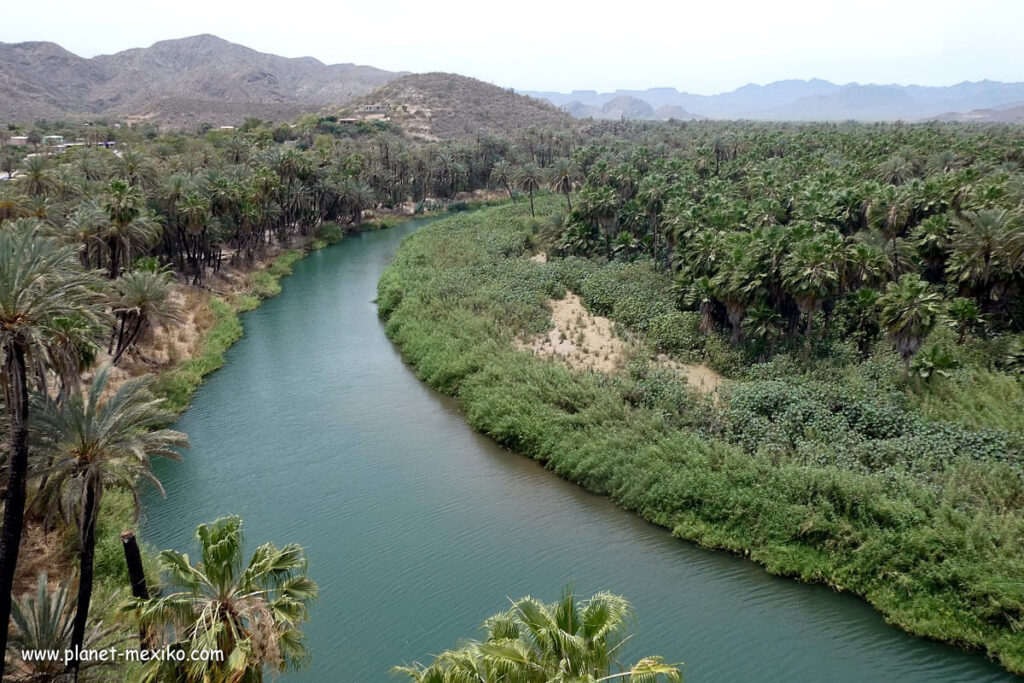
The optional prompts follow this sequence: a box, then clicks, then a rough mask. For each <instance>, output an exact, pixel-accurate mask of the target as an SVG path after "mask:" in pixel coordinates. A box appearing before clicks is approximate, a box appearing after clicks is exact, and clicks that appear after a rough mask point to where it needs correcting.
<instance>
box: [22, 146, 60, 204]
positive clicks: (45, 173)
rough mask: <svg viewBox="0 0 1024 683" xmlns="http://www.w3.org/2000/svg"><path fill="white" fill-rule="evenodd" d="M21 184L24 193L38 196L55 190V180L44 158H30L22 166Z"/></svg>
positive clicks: (47, 161) (48, 163)
mask: <svg viewBox="0 0 1024 683" xmlns="http://www.w3.org/2000/svg"><path fill="white" fill-rule="evenodd" d="M21 183H22V185H24V187H25V192H27V193H28V194H30V195H33V196H38V195H45V194H47V193H49V192H52V191H53V190H54V189H56V187H57V178H56V176H55V175H54V172H53V169H52V168H51V165H50V162H49V160H48V159H47V158H46V157H41V156H30V157H28V158H27V159H25V163H24V164H23V165H22V168H21Z"/></svg>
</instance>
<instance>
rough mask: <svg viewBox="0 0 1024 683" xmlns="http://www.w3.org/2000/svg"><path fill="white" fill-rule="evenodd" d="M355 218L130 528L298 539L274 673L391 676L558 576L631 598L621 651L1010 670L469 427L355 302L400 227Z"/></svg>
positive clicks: (222, 391) (766, 672) (793, 671)
mask: <svg viewBox="0 0 1024 683" xmlns="http://www.w3.org/2000/svg"><path fill="white" fill-rule="evenodd" d="M425 222H426V221H414V222H409V223H405V224H403V225H400V226H399V227H397V228H393V229H390V230H384V231H379V232H370V233H364V234H362V235H359V236H357V237H353V238H349V239H346V240H345V241H344V242H342V243H341V244H338V245H336V246H334V247H330V248H328V249H324V250H321V251H318V252H315V253H313V254H311V255H310V256H309V257H308V258H306V259H304V260H302V261H300V262H299V263H297V264H296V266H295V270H294V274H293V275H291V276H290V277H288V278H286V279H285V280H284V281H283V282H282V284H283V286H284V290H283V292H282V293H281V295H280V296H278V297H276V298H274V299H271V300H269V301H267V302H265V303H264V304H263V305H262V306H261V307H259V308H258V309H256V310H255V311H252V312H250V313H247V314H245V316H244V324H245V336H244V337H243V338H242V339H241V340H240V341H239V342H238V343H237V344H236V345H235V346H234V347H232V348H231V350H230V351H229V352H228V354H227V364H226V365H225V367H224V368H222V369H221V370H219V371H218V372H217V373H215V374H214V375H212V376H211V377H210V378H208V381H207V382H206V384H205V385H204V386H203V387H201V388H200V390H199V391H198V392H197V394H196V396H195V400H194V403H193V405H192V407H191V408H190V409H189V411H188V412H187V413H186V414H185V415H184V416H183V417H182V418H181V420H180V422H179V423H178V424H177V425H176V427H177V428H178V429H181V430H183V431H185V432H187V433H188V435H189V437H190V439H191V441H192V444H193V446H192V449H191V450H189V451H188V452H187V453H186V454H185V461H184V462H182V463H170V462H167V463H163V462H161V463H157V474H158V476H159V477H160V479H161V480H162V481H163V483H164V486H165V487H166V489H167V498H166V499H161V498H159V497H158V496H157V495H155V494H151V495H147V496H146V498H145V504H146V505H145V510H146V521H145V523H144V529H143V533H144V537H145V540H146V542H147V543H149V544H151V545H154V546H156V547H158V548H176V549H179V550H185V551H189V552H191V553H193V555H194V552H195V551H194V547H193V545H192V536H193V533H194V530H195V527H196V525H197V524H199V523H201V522H206V521H210V520H213V519H215V518H216V517H219V516H222V515H226V514H233V513H237V514H240V515H242V516H243V518H244V520H245V529H246V537H247V541H248V543H249V545H250V547H254V546H255V545H257V544H258V543H262V542H264V541H268V540H271V541H274V542H276V543H278V544H284V543H288V542H293V541H294V542H298V543H301V544H302V545H303V546H305V547H306V548H307V550H308V553H309V557H310V563H311V571H310V574H311V576H312V577H313V578H314V579H315V580H316V581H318V582H319V584H320V591H321V599H320V601H319V602H318V603H317V604H316V606H315V607H314V608H313V612H312V619H311V621H310V622H309V623H308V624H307V626H306V629H305V630H306V633H307V635H308V638H309V643H310V646H311V649H312V652H313V660H312V663H311V664H310V666H309V667H308V668H306V669H305V670H303V671H302V672H301V673H299V674H287V675H286V676H283V677H282V680H285V681H325V682H334V681H339V682H340V681H352V682H364V681H366V682H375V681H387V680H395V679H393V678H391V677H390V676H389V674H388V670H389V668H390V667H391V666H392V665H395V664H401V663H410V662H412V661H414V660H419V661H424V662H425V661H428V660H429V655H430V654H432V653H437V652H440V651H441V650H443V649H445V648H447V647H451V646H453V645H455V644H456V642H457V641H458V640H459V639H460V638H467V637H476V636H477V635H479V631H478V630H477V629H478V627H479V625H480V623H481V622H482V621H483V619H484V618H485V617H487V616H489V615H490V614H493V613H494V612H497V611H499V610H502V609H505V608H507V606H508V598H509V597H513V598H515V597H519V596H522V595H525V594H533V595H535V596H537V597H541V598H543V599H546V600H554V599H556V598H557V597H558V596H559V593H560V592H561V589H562V587H563V586H565V585H566V584H567V583H568V582H570V581H571V582H572V585H573V587H574V588H575V590H576V592H577V593H578V594H581V595H584V596H586V595H589V594H591V593H593V592H596V591H598V590H604V589H607V590H610V591H614V592H616V593H621V594H622V595H625V596H626V597H627V598H629V600H631V601H632V603H633V605H634V608H635V613H636V623H635V626H634V629H633V631H634V632H635V634H636V635H635V636H634V638H633V639H632V640H631V641H630V642H629V643H628V647H627V652H626V659H628V660H629V661H633V660H635V658H636V657H638V656H640V655H644V654H661V655H664V656H665V657H666V659H668V661H671V662H680V661H681V662H684V663H685V666H684V674H685V677H686V680H687V681H688V682H689V683H698V682H706V681H786V682H791V681H792V682H795V681H851V682H852V681H857V682H858V683H863V682H864V681H929V682H931V681H996V680H1016V679H1014V678H1013V677H1012V676H1010V675H1009V674H1007V673H1005V672H1004V671H1002V670H1001V669H1000V668H999V667H998V666H996V665H995V664H993V663H991V662H989V661H988V660H986V659H985V658H984V657H983V656H981V655H978V654H971V653H965V652H962V651H960V650H957V649H955V648H952V647H948V646H944V645H940V644H936V643H931V642H926V641H923V640H919V639H916V638H913V637H911V636H908V635H906V634H904V633H902V632H900V631H899V630H898V629H896V628H894V627H891V626H888V625H886V624H885V622H884V621H883V620H882V618H881V616H879V615H878V614H877V613H876V612H874V611H873V610H872V609H871V608H870V607H869V606H868V605H867V604H866V603H864V602H862V601H860V600H858V599H857V598H854V597H852V596H849V595H841V594H836V593H834V592H833V591H831V590H829V589H828V588H825V587H822V586H809V585H803V584H799V583H797V582H795V581H792V580H789V579H783V578H777V577H772V576H770V575H768V574H767V573H766V572H765V571H764V570H763V569H762V568H761V567H759V566H757V565H755V564H753V563H751V562H748V561H745V560H743V559H740V558H738V557H734V556H731V555H727V554H724V553H716V552H709V551H706V550H701V549H698V548H696V547H694V546H693V545H691V544H689V543H686V542H684V541H680V540H678V539H675V538H672V536H671V535H670V534H669V533H668V532H667V531H665V530H663V529H661V528H658V527H655V526H652V525H650V524H647V523H646V522H644V521H642V520H641V519H639V518H637V517H636V516H634V515H632V514H630V513H627V512H624V511H622V510H620V509H618V508H616V507H615V506H614V505H613V504H612V503H610V502H609V501H608V500H606V499H604V498H601V497H598V496H594V495H591V494H589V493H587V492H585V491H583V490H581V489H580V488H578V487H576V486H574V485H571V484H568V483H566V482H564V481H562V480H560V479H559V478H558V477H557V476H555V475H554V474H552V473H550V472H548V471H546V470H544V469H543V468H542V467H541V466H539V465H537V464H536V463H534V462H532V461H531V460H529V459H527V458H524V457H522V456H519V455H517V454H514V453H510V452H507V451H504V450H502V449H500V448H498V447H497V446H495V445H494V444H493V443H492V442H491V441H489V440H488V439H487V438H485V437H483V436H480V435H478V434H476V433H474V432H473V431H472V430H471V429H470V428H469V427H468V426H467V424H466V422H465V420H464V419H463V416H462V415H461V414H460V412H459V409H458V407H457V406H456V405H455V403H454V402H453V401H452V400H450V399H448V398H446V397H444V396H441V395H439V394H437V393H435V392H434V391H432V390H430V389H429V388H427V387H426V386H424V385H423V384H421V383H420V382H419V381H418V380H417V379H416V377H415V375H414V374H413V372H412V371H411V370H410V369H409V368H408V367H406V366H405V365H404V364H403V363H402V360H401V358H400V357H399V354H398V352H397V351H396V350H395V348H394V347H393V346H392V345H391V343H390V342H389V341H388V339H387V337H386V336H385V335H384V330H383V326H382V325H381V323H380V321H379V320H378V318H377V311H376V307H375V306H374V303H373V300H374V297H375V295H376V285H377V279H378V278H379V276H380V273H381V271H382V270H383V268H384V267H385V266H386V265H387V263H388V262H389V261H390V259H391V258H392V257H393V255H394V253H395V251H396V250H397V249H398V246H399V243H400V242H401V240H402V238H403V237H405V236H406V235H408V234H409V233H411V232H412V231H414V230H416V229H417V228H418V227H421V226H422V225H423V224H424V223H425Z"/></svg>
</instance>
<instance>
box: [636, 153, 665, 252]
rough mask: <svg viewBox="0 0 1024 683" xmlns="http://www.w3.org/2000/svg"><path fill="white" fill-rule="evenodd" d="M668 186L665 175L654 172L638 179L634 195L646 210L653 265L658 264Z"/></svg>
mask: <svg viewBox="0 0 1024 683" xmlns="http://www.w3.org/2000/svg"><path fill="white" fill-rule="evenodd" d="M669 188H670V185H669V183H668V180H667V179H666V178H665V176H663V175H661V174H658V173H654V174H651V175H648V176H646V177H644V179H643V180H641V181H640V188H639V190H637V195H636V196H637V199H639V200H640V202H641V203H642V204H643V206H644V209H645V210H646V211H647V220H648V229H649V230H650V233H651V257H652V258H653V259H654V264H655V266H660V261H659V260H658V235H659V233H660V232H661V223H660V221H661V213H662V211H664V210H665V202H666V201H668V197H669Z"/></svg>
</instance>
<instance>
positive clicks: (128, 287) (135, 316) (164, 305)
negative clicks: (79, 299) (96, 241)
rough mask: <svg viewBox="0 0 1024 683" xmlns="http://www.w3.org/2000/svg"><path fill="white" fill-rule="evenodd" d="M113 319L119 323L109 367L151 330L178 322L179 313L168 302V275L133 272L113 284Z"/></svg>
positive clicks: (141, 271)
mask: <svg viewBox="0 0 1024 683" xmlns="http://www.w3.org/2000/svg"><path fill="white" fill-rule="evenodd" d="M114 290H115V295H114V301H113V306H112V308H113V311H114V315H116V316H117V318H118V319H119V323H118V326H117V327H118V329H117V332H116V333H115V336H116V338H117V344H116V346H114V348H113V353H114V357H113V358H112V359H111V361H110V363H111V365H117V362H118V361H119V360H120V359H121V355H122V354H123V353H124V352H125V351H126V350H128V349H129V348H131V347H132V346H134V345H135V344H136V343H137V342H138V340H139V339H142V338H143V337H144V336H145V334H146V332H147V331H148V330H149V329H150V328H151V327H152V326H154V325H155V326H158V327H163V326H166V325H167V324H168V323H180V322H181V315H180V314H181V309H180V307H179V306H178V304H177V303H175V302H174V300H172V299H171V294H172V293H173V290H172V288H171V275H170V274H169V273H164V272H152V271H147V270H135V271H132V272H130V273H125V274H124V275H122V276H121V277H119V278H118V279H117V281H116V282H115V283H114Z"/></svg>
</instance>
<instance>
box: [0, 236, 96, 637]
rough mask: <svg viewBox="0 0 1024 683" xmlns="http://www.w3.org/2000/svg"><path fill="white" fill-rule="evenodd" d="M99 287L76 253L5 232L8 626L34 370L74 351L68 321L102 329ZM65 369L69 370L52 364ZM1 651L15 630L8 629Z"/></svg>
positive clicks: (0, 598) (1, 240)
mask: <svg viewBox="0 0 1024 683" xmlns="http://www.w3.org/2000/svg"><path fill="white" fill-rule="evenodd" d="M97 284H98V283H97V281H96V280H95V278H93V277H92V276H91V275H90V274H88V273H86V272H85V271H83V270H82V268H81V266H80V265H79V262H78V254H77V253H76V249H75V248H74V247H72V246H59V245H58V244H57V242H56V241H55V240H53V239H48V238H44V237H42V236H41V235H40V234H39V233H38V232H37V231H35V230H32V231H27V230H16V229H13V228H11V227H4V228H0V352H2V357H3V367H2V371H0V380H2V384H3V389H4V406H5V408H6V412H7V418H8V421H9V429H8V432H7V436H8V439H10V442H9V446H10V450H9V457H8V463H7V489H6V491H5V492H4V514H3V527H2V529H0V624H6V623H7V621H8V619H9V618H10V614H11V586H12V584H13V582H14V568H15V565H16V564H17V562H18V548H19V546H20V544H21V531H22V523H23V522H24V516H25V489H26V478H27V475H28V419H29V401H28V376H27V375H28V372H27V371H28V368H29V367H30V366H31V367H38V366H46V365H49V364H51V363H50V362H49V361H50V360H51V359H52V358H56V357H61V356H63V355H64V353H65V352H66V350H67V349H66V337H65V336H64V335H60V334H56V332H57V331H58V330H59V329H60V328H61V323H62V321H66V320H68V319H71V320H80V321H82V323H83V325H84V326H85V327H89V328H92V327H99V325H100V324H101V323H102V322H103V321H104V319H105V316H104V314H103V312H102V309H101V308H100V307H99V305H98V303H99V302H98V299H97V293H96V290H97ZM52 365H54V366H55V367H58V368H59V367H61V364H59V363H54V364H52ZM0 633H2V636H0V652H5V651H6V649H7V629H6V628H0Z"/></svg>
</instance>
